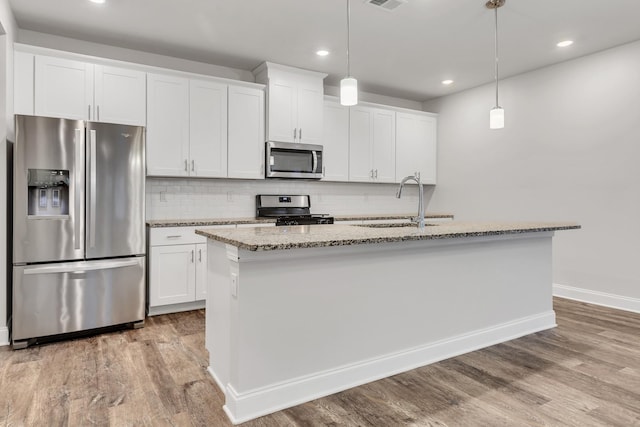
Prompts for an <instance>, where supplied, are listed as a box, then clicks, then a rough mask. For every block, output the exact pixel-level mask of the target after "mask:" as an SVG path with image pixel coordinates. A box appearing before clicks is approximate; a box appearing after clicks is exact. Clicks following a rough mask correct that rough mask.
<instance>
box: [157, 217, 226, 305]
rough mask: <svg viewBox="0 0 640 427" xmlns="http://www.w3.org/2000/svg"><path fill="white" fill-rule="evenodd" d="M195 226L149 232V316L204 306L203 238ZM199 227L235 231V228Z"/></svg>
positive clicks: (205, 271) (205, 265) (205, 244)
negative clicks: (197, 232) (196, 231)
mask: <svg viewBox="0 0 640 427" xmlns="http://www.w3.org/2000/svg"><path fill="white" fill-rule="evenodd" d="M196 228H198V227H163V228H150V229H149V239H148V241H149V284H148V290H149V293H148V295H149V315H154V314H164V313H171V312H176V311H183V310H192V309H195V308H202V307H204V300H205V299H206V297H207V239H206V237H204V236H200V235H198V234H195V230H196ZM200 228H235V225H221V226H206V227H200Z"/></svg>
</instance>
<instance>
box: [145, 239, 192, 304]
mask: <svg viewBox="0 0 640 427" xmlns="http://www.w3.org/2000/svg"><path fill="white" fill-rule="evenodd" d="M195 252H196V245H173V246H155V247H152V248H151V259H150V266H151V276H150V278H149V283H150V286H149V305H150V306H151V307H155V306H159V305H166V304H179V303H184V302H191V301H194V297H195V283H196V268H195V261H196V253H195Z"/></svg>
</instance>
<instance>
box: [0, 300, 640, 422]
mask: <svg viewBox="0 0 640 427" xmlns="http://www.w3.org/2000/svg"><path fill="white" fill-rule="evenodd" d="M554 305H555V309H556V313H557V318H558V327H557V328H555V329H553V330H549V331H544V332H540V333H537V334H533V335H529V336H527V337H524V338H520V339H517V340H514V341H510V342H508V343H504V344H499V345H496V346H493V347H490V348H487V349H484V350H480V351H476V352H473V353H469V354H466V355H463V356H459V357H456V358H452V359H449V360H446V361H443V362H440V363H436V364H433V365H429V366H426V367H423V368H420V369H415V370H413V371H410V372H407V373H404V374H400V375H396V376H393V377H390V378H386V379H384V380H380V381H376V382H373V383H370V384H366V385H364V386H360V387H356V388H354V389H351V390H347V391H345V392H342V393H338V394H335V395H332V396H328V397H325V398H322V399H318V400H315V401H313V402H309V403H306V404H303V405H299V406H297V407H294V408H291V409H287V410H285V411H281V412H278V413H275V414H272V415H269V416H265V417H262V418H259V419H257V420H254V421H251V422H248V423H245V424H243V426H248V427H258V426H260V427H262V426H264V427H268V426H405V425H406V426H498V425H503V426H564V425H568V426H605V425H607V426H609V425H610V426H625V427H626V426H640V315H639V314H633V313H628V312H622V311H617V310H613V309H608V308H603V307H598V306H593V305H589V304H583V303H579V302H574V301H569V300H564V299H555V300H554ZM206 367H207V352H206V350H205V349H204V311H202V310H200V311H192V312H187V313H180V314H170V315H164V316H157V317H151V318H148V319H147V323H146V326H145V327H144V328H143V329H138V330H127V331H120V332H114V333H108V334H103V335H99V336H94V337H90V338H84V339H77V340H73V341H63V342H58V343H53V344H47V345H41V346H36V347H32V348H28V349H26V350H19V351H12V350H10V349H9V348H8V347H3V348H1V349H0V425H1V426H66V425H68V426H85V425H100V426H107V425H110V426H191V425H193V426H229V425H231V424H230V423H229V422H228V420H227V419H226V416H225V415H224V413H223V411H222V405H223V401H224V396H223V394H222V392H221V391H220V390H219V389H218V388H217V386H216V385H215V383H214V382H213V380H212V379H211V378H210V377H209V375H208V373H207V372H206Z"/></svg>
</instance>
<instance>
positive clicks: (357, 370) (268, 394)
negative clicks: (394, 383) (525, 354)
mask: <svg viewBox="0 0 640 427" xmlns="http://www.w3.org/2000/svg"><path fill="white" fill-rule="evenodd" d="M555 326H556V317H555V312H554V311H553V310H551V311H548V312H544V313H540V314H537V315H533V316H529V317H525V318H522V319H517V320H515V321H512V322H508V323H503V324H500V325H496V326H493V327H490V328H486V329H480V330H476V331H473V332H470V333H468V334H464V335H459V336H456V337H453V338H450V339H446V340H442V341H437V342H434V343H429V344H426V345H423V346H420V347H415V348H411V349H408V350H405V351H402V352H398V353H394V354H390V355H386V356H383V357H379V358H375V359H369V360H364V361H361V362H358V363H354V364H351V365H348V366H343V367H340V368H337V369H332V370H330V371H325V372H320V373H316V374H313V375H309V376H305V377H302V378H296V379H294V380H291V381H287V382H284V383H279V384H273V385H271V386H267V387H264V388H261V389H258V390H251V391H248V392H243V393H238V392H237V391H236V390H235V389H234V388H233V387H232V386H231V385H229V384H227V385H226V389H223V390H225V395H226V402H225V403H226V404H225V406H224V411H225V413H226V414H227V416H228V417H229V419H230V420H231V422H232V423H233V424H240V423H243V422H245V421H249V420H251V419H254V418H257V417H260V416H263V415H267V414H270V413H273V412H276V411H280V410H282V409H286V408H289V407H292V406H295V405H299V404H301V403H304V402H308V401H311V400H313V399H317V398H320V397H323V396H327V395H330V394H333V393H337V392H339V391H343V390H346V389H349V388H352V387H356V386H359V385H362V384H366V383H369V382H371V381H376V380H379V379H381V378H386V377H388V376H391V375H395V374H399V373H401V372H406V371H409V370H411V369H415V368H418V367H420V366H425V365H428V364H431V363H435V362H438V361H440V360H444V359H448V358H450V357H454V356H458V355H460V354H464V353H469V352H471V351H475V350H478V349H481V348H485V347H489V346H491V345H494V344H498V343H501V342H505V341H509V340H512V339H515V338H519V337H521V336H524V335H528V334H531V333H534V332H539V331H542V330H545V329H550V328H553V327H555ZM209 372H210V373H211V374H212V376H213V377H214V379H215V380H216V382H217V383H218V385H220V383H219V380H218V379H217V378H216V376H215V374H214V373H213V372H212V371H211V369H209Z"/></svg>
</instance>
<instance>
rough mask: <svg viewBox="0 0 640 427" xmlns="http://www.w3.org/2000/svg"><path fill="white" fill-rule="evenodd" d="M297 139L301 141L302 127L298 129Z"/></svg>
mask: <svg viewBox="0 0 640 427" xmlns="http://www.w3.org/2000/svg"><path fill="white" fill-rule="evenodd" d="M298 141H302V128H300V129H298Z"/></svg>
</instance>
